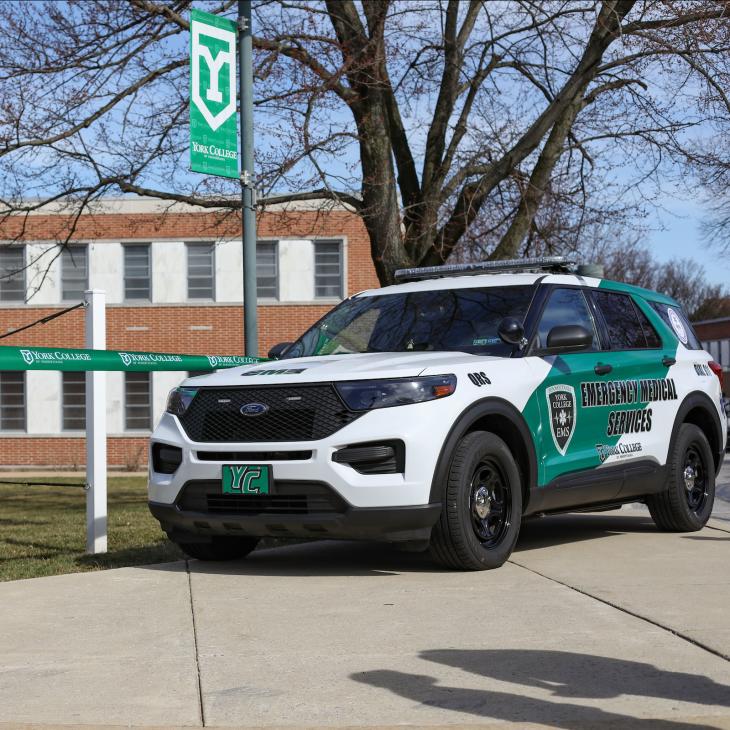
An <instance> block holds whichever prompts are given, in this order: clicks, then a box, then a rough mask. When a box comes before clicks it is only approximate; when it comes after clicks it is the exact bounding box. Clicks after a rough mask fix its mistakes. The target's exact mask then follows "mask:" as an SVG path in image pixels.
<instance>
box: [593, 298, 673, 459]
mask: <svg viewBox="0 0 730 730" xmlns="http://www.w3.org/2000/svg"><path fill="white" fill-rule="evenodd" d="M590 296H591V297H592V299H593V301H594V303H595V306H596V309H597V312H598V316H599V320H600V322H601V323H602V326H603V327H604V328H605V335H606V338H607V340H608V345H609V348H610V351H608V352H606V353H605V357H604V360H605V363H606V365H607V366H610V367H611V371H610V373H609V374H608V375H606V376H604V378H603V379H602V382H603V384H601V382H599V381H598V379H597V378H594V379H592V381H590V382H586V383H585V384H583V386H582V389H583V391H584V404H583V407H584V409H585V410H586V411H591V412H594V413H595V414H597V417H598V418H599V419H600V421H601V432H602V433H601V440H600V441H598V442H597V452H598V458H599V460H600V463H601V464H614V463H622V464H623V463H625V462H631V461H639V460H646V459H650V460H655V459H656V460H659V461H663V460H664V458H665V457H666V442H667V441H668V439H667V438H666V433H667V431H671V426H672V424H673V423H674V415H675V413H676V407H677V389H676V384H675V382H674V380H673V378H671V377H668V373H669V369H670V368H671V366H672V365H673V364H674V362H675V360H674V354H675V353H674V351H673V350H671V349H667V350H666V351H665V349H664V348H663V346H662V341H661V339H660V337H659V335H658V334H657V332H656V330H655V329H654V327H653V326H652V325H651V323H650V321H649V319H648V318H647V316H646V314H644V312H643V311H642V309H641V307H640V306H639V305H638V304H637V302H635V301H634V299H633V297H632V296H631V295H630V294H628V293H623V292H618V291H609V290H601V289H595V290H593V291H592V292H591V293H590ZM659 424H661V425H659Z"/></svg>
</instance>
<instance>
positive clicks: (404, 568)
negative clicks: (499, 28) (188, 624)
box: [150, 540, 453, 576]
mask: <svg viewBox="0 0 730 730" xmlns="http://www.w3.org/2000/svg"><path fill="white" fill-rule="evenodd" d="M150 567H152V566H150ZM190 570H191V572H193V573H205V574H218V575H220V574H224V575H266V576H377V575H382V576H395V575H399V574H401V573H416V572H417V573H451V572H453V571H451V570H449V569H448V568H441V567H439V566H438V565H436V564H435V563H433V562H432V561H431V560H430V559H429V556H428V553H406V552H402V551H400V550H398V549H397V548H396V547H394V546H393V545H388V544H383V543H372V542H347V541H336V540H320V541H316V542H309V543H302V544H300V545H291V546H286V547H276V548H267V549H264V550H256V551H254V552H253V553H251V554H250V555H249V556H248V557H247V558H246V559H245V560H238V561H232V562H225V563H216V562H201V561H199V560H191V561H190Z"/></svg>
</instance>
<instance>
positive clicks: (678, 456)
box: [646, 423, 715, 532]
mask: <svg viewBox="0 0 730 730" xmlns="http://www.w3.org/2000/svg"><path fill="white" fill-rule="evenodd" d="M667 467H668V478H667V488H666V490H665V491H663V492H660V493H659V494H653V495H651V496H649V497H647V498H646V504H647V505H648V507H649V512H651V516H652V519H653V520H654V524H655V525H656V526H657V527H658V528H659V529H660V530H663V531H665V532H694V531H695V530H701V529H702V528H703V527H704V525H705V523H706V522H707V520H708V519H709V518H710V515H711V514H712V505H713V503H714V501H715V462H714V459H713V458H712V449H711V448H710V444H709V443H708V441H707V437H706V436H705V434H704V433H703V432H702V431H701V430H700V429H699V428H698V427H697V426H695V425H694V424H692V423H683V424H682V425H681V426H680V427H679V432H678V434H677V439H676V442H675V444H674V445H673V447H672V449H671V453H670V454H669V457H668V459H667ZM688 467H689V468H690V469H691V472H689V473H687V475H685V469H687V468H688ZM685 476H686V478H685Z"/></svg>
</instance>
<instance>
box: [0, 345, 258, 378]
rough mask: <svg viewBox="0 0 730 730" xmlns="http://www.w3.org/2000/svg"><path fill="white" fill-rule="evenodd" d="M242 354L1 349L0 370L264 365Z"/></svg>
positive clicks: (74, 370) (212, 367)
mask: <svg viewBox="0 0 730 730" xmlns="http://www.w3.org/2000/svg"><path fill="white" fill-rule="evenodd" d="M265 361H266V360H265V358H260V357H241V356H239V355H175V354H171V353H164V352H129V351H125V352H122V351H117V350H70V349H66V348H60V347H0V370H64V371H72V372H79V371H85V370H124V371H130V372H138V373H139V372H151V371H156V370H217V369H219V368H233V367H237V366H239V365H253V364H256V363H259V362H265Z"/></svg>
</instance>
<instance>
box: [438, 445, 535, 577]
mask: <svg viewBox="0 0 730 730" xmlns="http://www.w3.org/2000/svg"><path fill="white" fill-rule="evenodd" d="M482 490H486V493H485V492H484V491H482ZM485 494H486V497H485ZM521 518H522V483H521V479H520V471H519V469H518V468H517V464H516V463H515V460H514V457H513V456H512V453H511V452H510V450H509V448H508V446H507V444H505V442H504V441H502V439H501V438H499V436H496V435H495V434H493V433H488V432H487V431H473V432H472V433H469V434H467V435H466V436H464V438H462V439H461V441H459V443H458V444H457V446H456V449H455V451H454V455H453V458H452V460H451V466H450V468H449V473H448V480H447V483H446V486H445V488H444V493H443V501H442V509H441V516H440V517H439V521H438V522H437V523H436V525H435V526H434V528H433V533H432V535H431V545H430V551H431V556H432V557H433V558H434V560H436V561H437V562H438V563H440V564H441V565H445V566H446V567H449V568H456V569H458V570H490V569H492V568H499V566H500V565H503V564H504V562H505V561H506V560H507V558H509V556H510V555H511V553H512V550H513V549H514V546H515V543H516V542H517V536H518V535H519V532H520V521H521Z"/></svg>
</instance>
